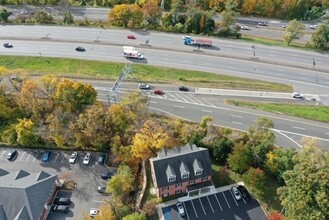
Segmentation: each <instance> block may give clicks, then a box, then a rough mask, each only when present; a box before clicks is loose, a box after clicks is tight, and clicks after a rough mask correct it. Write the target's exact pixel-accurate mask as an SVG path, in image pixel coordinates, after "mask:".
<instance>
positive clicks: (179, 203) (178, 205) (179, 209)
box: [176, 202, 185, 216]
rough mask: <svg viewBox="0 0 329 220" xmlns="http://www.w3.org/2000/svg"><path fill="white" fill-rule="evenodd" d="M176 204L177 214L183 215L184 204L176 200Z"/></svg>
mask: <svg viewBox="0 0 329 220" xmlns="http://www.w3.org/2000/svg"><path fill="white" fill-rule="evenodd" d="M176 206H177V210H178V214H179V215H180V216H184V215H185V210H184V206H183V204H182V203H181V202H178V203H177V204H176Z"/></svg>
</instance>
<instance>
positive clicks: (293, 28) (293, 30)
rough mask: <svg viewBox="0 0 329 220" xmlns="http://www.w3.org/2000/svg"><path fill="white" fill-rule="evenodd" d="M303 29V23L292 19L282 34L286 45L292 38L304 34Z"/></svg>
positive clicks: (297, 37)
mask: <svg viewBox="0 0 329 220" xmlns="http://www.w3.org/2000/svg"><path fill="white" fill-rule="evenodd" d="M304 29H305V25H304V24H303V23H302V22H300V21H297V20H296V19H294V20H292V21H291V22H290V24H289V26H288V27H287V28H286V32H285V33H284V35H283V39H284V41H285V42H287V45H289V44H290V43H291V42H292V41H293V40H295V39H299V38H301V37H302V36H303V35H304V33H303V30H304Z"/></svg>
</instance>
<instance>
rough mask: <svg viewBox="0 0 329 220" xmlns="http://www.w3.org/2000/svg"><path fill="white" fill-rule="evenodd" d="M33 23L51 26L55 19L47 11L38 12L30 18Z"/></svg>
mask: <svg viewBox="0 0 329 220" xmlns="http://www.w3.org/2000/svg"><path fill="white" fill-rule="evenodd" d="M30 20H31V22H33V23H38V24H51V23H53V20H54V18H53V17H52V16H51V14H49V13H48V12H46V11H43V10H36V11H35V12H34V13H33V15H31V17H30Z"/></svg>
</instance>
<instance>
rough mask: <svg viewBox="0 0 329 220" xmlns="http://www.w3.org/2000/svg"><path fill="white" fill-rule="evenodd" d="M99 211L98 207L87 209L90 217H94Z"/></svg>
mask: <svg viewBox="0 0 329 220" xmlns="http://www.w3.org/2000/svg"><path fill="white" fill-rule="evenodd" d="M98 213H99V210H98V209H90V210H89V216H90V217H95V216H96V215H97V214H98Z"/></svg>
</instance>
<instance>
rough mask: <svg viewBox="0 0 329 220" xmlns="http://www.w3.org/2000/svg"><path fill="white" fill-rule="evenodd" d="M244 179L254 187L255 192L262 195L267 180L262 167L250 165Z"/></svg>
mask: <svg viewBox="0 0 329 220" xmlns="http://www.w3.org/2000/svg"><path fill="white" fill-rule="evenodd" d="M242 179H243V180H244V181H245V182H246V183H247V184H248V185H249V186H252V188H254V192H256V193H257V194H258V195H262V194H263V192H264V186H265V181H266V175H265V173H264V171H263V170H261V169H260V168H253V167H250V168H249V169H248V170H247V172H246V173H244V174H243V176H242Z"/></svg>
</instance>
